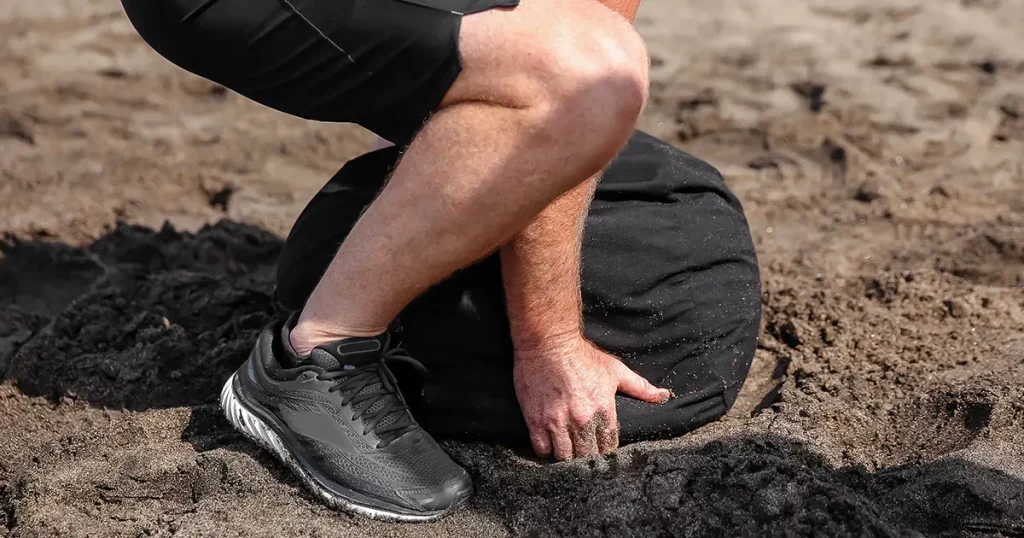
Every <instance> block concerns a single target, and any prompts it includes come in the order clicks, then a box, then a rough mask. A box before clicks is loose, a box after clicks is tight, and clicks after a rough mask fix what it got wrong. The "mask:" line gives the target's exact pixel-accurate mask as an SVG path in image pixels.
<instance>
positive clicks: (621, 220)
mask: <svg viewBox="0 0 1024 538" xmlns="http://www.w3.org/2000/svg"><path fill="white" fill-rule="evenodd" d="M397 158H398V150H397V149H396V148H389V149H385V150H380V151H376V152H373V153H369V154H367V155H364V156H362V157H359V158H357V159H354V160H352V161H350V162H349V163H348V164H346V165H345V167H344V168H342V169H341V171H340V172H338V173H337V175H335V176H334V178H333V179H331V181H330V182H328V183H327V185H326V186H324V188H323V189H322V190H321V191H320V192H319V193H318V194H317V195H316V196H315V197H314V198H313V200H312V201H311V202H310V203H309V205H308V206H307V207H306V209H305V210H304V211H303V212H302V214H301V216H300V217H299V219H298V221H297V222H296V223H295V226H294V227H293V228H292V232H291V234H290V235H289V237H288V240H287V242H286V243H285V246H284V250H283V251H282V255H281V259H280V263H279V266H278V288H277V300H278V303H279V304H280V305H281V307H282V310H285V311H287V310H297V309H299V308H301V307H302V305H303V304H304V303H305V301H306V299H307V297H308V296H309V294H310V293H312V291H313V288H314V287H315V286H316V284H317V282H318V281H319V279H320V276H321V275H322V274H323V272H324V271H325V270H326V268H327V266H328V264H329V263H330V261H331V259H332V258H333V257H334V253H335V252H336V251H337V248H338V246H339V245H340V244H341V242H342V241H343V240H344V238H345V236H346V235H347V234H348V232H349V230H351V228H352V226H353V225H354V224H355V222H356V220H357V219H358V218H359V215H360V214H361V213H362V211H363V209H364V208H365V207H366V205H368V204H369V203H370V202H372V201H373V199H374V197H375V196H376V194H377V192H378V191H379V190H380V189H381V188H382V186H383V184H384V181H385V178H386V177H387V175H388V172H389V171H390V169H391V168H392V167H393V166H394V165H395V163H396V160H397ZM582 256H583V259H582V262H583V274H582V287H583V309H584V312H583V315H584V324H585V331H586V335H587V337H588V338H590V339H591V340H592V341H593V342H594V343H596V344H597V345H598V346H599V347H601V348H602V349H605V350H607V351H609V352H611V353H614V354H616V355H618V356H619V357H621V358H622V360H623V361H624V362H625V363H626V364H627V365H628V366H629V367H630V368H632V369H633V370H635V371H637V372H638V373H640V374H641V375H643V376H644V377H646V378H647V379H648V380H650V381H651V382H653V383H655V384H657V385H659V386H665V387H669V388H671V389H672V390H673V391H674V392H675V398H673V399H672V400H671V401H670V402H669V403H667V404H665V405H650V404H646V403H643V402H639V401H636V400H633V399H630V398H626V397H619V399H618V414H619V422H620V424H621V435H622V438H623V439H624V440H627V441H629V440H638V439H651V438H661V437H669V436H676V435H680V434H682V433H685V432H687V431H689V430H692V429H693V428H696V427H697V426H700V425H702V424H705V423H707V422H709V421H712V420H715V419H717V418H718V417H720V416H722V415H723V414H725V412H726V411H727V410H728V409H729V407H730V406H731V405H732V403H733V402H734V400H735V398H736V394H737V392H738V391H739V389H740V386H741V385H742V384H743V381H744V379H745V378H746V375H747V371H748V369H749V367H750V361H751V359H752V358H753V355H754V349H755V347H756V345H757V335H758V330H759V327H760V317H761V292H760V280H759V276H758V267H757V260H756V257H755V253H754V247H753V244H752V242H751V239H750V231H749V229H748V227H747V223H746V219H745V218H744V216H743V210H742V209H741V207H740V204H739V202H738V201H737V200H736V197H735V196H733V195H732V193H731V192H729V190H728V189H727V188H726V186H725V184H724V183H723V182H722V178H721V176H720V175H719V174H718V172H717V171H715V169H714V168H712V167H711V166H709V165H708V164H706V163H704V162H702V161H700V160H698V159H696V158H694V157H692V156H690V155H687V154H686V153H683V152H682V151H679V150H677V149H675V148H673V147H672V146H669V145H668V144H665V143H664V142H662V141H660V140H657V139H656V138H653V137H651V136H649V135H646V134H643V133H639V132H638V133H636V134H634V136H633V137H632V138H631V139H630V141H629V144H627V146H626V148H625V149H624V150H623V151H622V152H621V153H620V154H619V156H618V157H617V158H616V159H615V160H614V161H613V162H612V164H611V165H610V167H609V168H608V170H607V171H606V172H605V174H604V176H603V178H602V179H601V182H600V183H599V184H598V187H597V192H596V195H595V198H594V202H593V204H592V205H591V208H590V213H589V214H588V216H587V220H586V226H585V233H584V244H583V253H582ZM398 325H400V330H401V338H402V341H403V345H404V346H405V347H407V348H408V349H409V351H410V352H411V354H412V356H413V357H416V358H417V359H418V360H420V361H421V362H423V363H424V365H425V366H426V368H427V372H426V374H425V375H413V374H412V373H409V372H406V373H407V374H410V375H405V376H403V377H401V378H400V380H399V384H400V385H401V387H402V391H403V394H405V395H406V397H407V398H409V399H411V400H414V401H413V402H412V403H413V409H414V412H415V414H416V417H417V419H419V420H420V422H421V423H422V424H423V426H424V427H425V428H427V429H428V431H430V432H431V433H432V434H434V435H437V436H439V437H448V438H461V439H475V440H487V441H499V442H519V443H523V444H526V443H528V442H529V439H528V435H527V432H526V426H525V423H524V421H523V417H522V414H521V412H520V410H519V405H518V403H517V401H516V396H515V391H514V389H513V385H512V341H511V336H510V334H509V327H508V319H507V317H506V313H505V301H504V292H503V289H502V281H501V265H500V261H499V259H498V256H497V255H492V256H490V257H489V258H487V259H484V260H482V261H480V262H478V263H476V264H474V265H473V266H471V267H469V268H466V269H464V270H462V271H459V272H457V273H456V274H454V275H452V276H451V277H450V278H448V279H446V280H445V281H443V282H441V283H440V284H438V285H436V286H434V287H433V288H431V289H430V290H428V291H427V292H426V293H424V294H423V295H422V296H420V297H419V298H417V299H416V300H415V301H413V302H412V303H411V304H410V305H409V306H408V307H407V308H406V309H405V310H404V311H403V312H402V313H401V314H400V315H399V318H398Z"/></svg>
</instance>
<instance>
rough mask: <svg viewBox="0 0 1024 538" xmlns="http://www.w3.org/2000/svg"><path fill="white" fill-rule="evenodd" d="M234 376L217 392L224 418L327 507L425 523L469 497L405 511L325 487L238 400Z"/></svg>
mask: <svg viewBox="0 0 1024 538" xmlns="http://www.w3.org/2000/svg"><path fill="white" fill-rule="evenodd" d="M235 375H236V374H232V375H231V378H230V379H228V381H227V383H225V384H224V388H223V389H221V392H220V407H221V410H222V411H223V412H224V416H225V417H227V419H228V421H229V422H231V424H232V425H233V426H234V427H235V429H236V430H238V431H239V432H241V433H242V434H243V435H245V436H246V437H248V438H249V439H251V440H252V441H253V442H255V443H256V444H258V445H260V446H261V447H263V448H265V449H266V450H268V451H270V452H271V453H273V454H274V456H276V457H277V459H278V460H280V461H281V463H283V464H285V466H286V467H288V468H289V469H290V470H291V471H292V473H294V474H295V476H298V477H299V479H300V480H302V483H303V484H305V486H306V488H307V489H309V490H310V491H312V492H313V493H314V494H315V495H316V496H317V497H318V498H319V499H320V500H321V501H323V502H324V503H325V504H327V505H328V506H330V507H331V508H335V509H340V510H345V511H348V512H352V513H354V514H357V515H360V516H364V517H368V518H370V519H375V520H378V521H392V522H404V523H426V522H428V521H436V520H438V519H441V518H442V517H444V516H446V515H448V514H450V513H451V512H453V511H455V510H456V509H458V508H459V506H461V505H462V503H463V502H464V501H465V500H466V499H467V498H469V495H468V493H467V494H466V495H464V496H463V497H462V498H460V499H459V500H457V501H456V502H455V503H454V504H453V505H452V506H451V508H448V509H447V510H443V511H441V512H430V513H427V514H407V513H401V512H393V511H389V510H385V509H382V508H380V507H376V506H369V505H366V504H364V503H360V502H358V501H355V500H353V499H350V498H347V497H345V496H343V495H340V494H338V493H337V492H336V491H333V490H330V489H327V488H326V487H324V486H323V485H322V484H320V482H319V481H317V479H316V478H314V477H313V476H312V475H311V474H310V473H309V471H307V470H306V469H305V468H304V467H303V466H302V465H301V464H300V463H299V459H298V458H297V457H295V455H294V454H292V452H291V451H290V450H289V449H288V447H287V445H285V443H284V442H283V441H282V440H281V436H280V435H278V434H277V433H276V432H275V431H274V430H273V428H271V427H270V426H268V425H267V423H266V422H264V421H263V420H262V419H260V418H259V417H258V416H256V414H255V413H254V412H252V411H251V410H249V409H248V408H246V406H245V404H243V403H242V402H241V400H240V399H239V397H238V395H237V394H235V388H234V383H235Z"/></svg>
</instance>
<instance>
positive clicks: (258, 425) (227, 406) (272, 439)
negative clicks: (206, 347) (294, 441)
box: [220, 374, 289, 463]
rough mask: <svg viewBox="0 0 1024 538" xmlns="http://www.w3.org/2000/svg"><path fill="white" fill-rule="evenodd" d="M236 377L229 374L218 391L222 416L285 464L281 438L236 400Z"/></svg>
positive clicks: (286, 453)
mask: <svg viewBox="0 0 1024 538" xmlns="http://www.w3.org/2000/svg"><path fill="white" fill-rule="evenodd" d="M236 375H238V374H231V377H230V378H229V379H228V381H227V383H224V388H223V389H221V391H220V408H221V410H222V411H223V412H224V416H225V417H227V419H228V422H230V423H231V425H232V426H234V427H235V429H236V430H238V431H239V432H241V433H242V434H243V435H245V436H246V437H248V438H249V439H251V440H253V441H254V442H255V443H256V444H258V445H260V446H262V447H263V448H265V449H267V450H269V451H270V452H272V453H273V454H274V455H275V456H277V458H278V459H279V460H281V461H282V462H284V463H287V460H288V458H289V455H288V452H287V451H286V450H285V448H284V443H282V442H281V438H280V437H278V435H277V434H276V433H274V431H273V430H271V429H270V428H269V427H268V426H267V425H266V423H264V422H263V421H262V420H260V419H259V418H258V417H257V416H256V415H255V414H253V413H252V412H251V411H249V410H248V409H246V408H245V405H243V404H242V402H240V401H239V400H238V396H237V395H235V376H236Z"/></svg>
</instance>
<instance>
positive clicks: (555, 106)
mask: <svg viewBox="0 0 1024 538" xmlns="http://www.w3.org/2000/svg"><path fill="white" fill-rule="evenodd" d="M460 47H461V53H462V58H463V62H464V71H463V74H462V75H461V76H460V77H459V79H458V80H457V81H456V83H455V85H454V86H453V87H452V88H451V90H450V91H449V93H448V95H447V96H446V97H445V99H444V101H443V102H442V109H441V110H440V111H439V112H438V113H437V114H435V115H434V117H433V118H432V119H431V120H430V121H428V122H427V124H426V125H425V126H424V128H423V130H422V131H421V132H420V133H419V135H418V136H417V137H416V138H415V140H414V141H413V142H412V144H411V145H410V146H409V148H408V150H407V151H406V154H405V156H404V158H403V159H402V161H401V163H400V164H399V166H398V167H397V169H396V170H395V172H394V174H393V175H392V177H391V180H390V182H389V183H388V185H387V186H386V187H385V188H384V190H383V191H382V192H381V194H380V196H379V197H378V198H377V200H376V201H375V202H374V203H373V204H372V205H371V206H370V207H369V208H368V209H367V211H366V213H365V214H364V215H363V216H362V218H361V219H360V220H359V222H358V223H357V224H356V226H355V227H354V229H353V230H352V232H351V234H350V235H349V236H348V238H347V239H346V240H345V243H344V244H343V245H342V246H341V248H340V249H339V251H338V254H337V255H336V256H335V258H334V260H333V261H332V263H331V265H330V267H329V268H328V270H327V272H326V273H325V274H324V277H323V278H322V279H321V281H320V284H319V285H318V286H317V288H316V289H315V290H314V292H313V294H312V296H311V297H310V299H309V301H308V302H307V303H306V307H305V308H304V310H303V313H302V316H301V318H300V320H299V323H298V325H297V326H296V327H295V329H294V330H293V331H292V333H291V334H292V342H293V344H294V345H295V347H296V351H298V352H299V353H305V352H308V351H309V350H311V349H312V348H313V347H315V346H316V345H319V344H323V343H327V342H332V341H335V340H338V339H339V338H341V337H345V336H359V335H371V334H377V333H380V332H381V331H383V330H384V329H385V328H386V327H387V325H388V324H389V323H390V322H391V321H392V320H393V319H394V318H395V316H396V315H397V314H398V312H399V311H401V309H402V308H403V307H405V305H406V304H408V303H409V302H410V301H411V300H412V299H413V298H415V297H416V296H417V295H418V294H420V293H421V292H423V291H424V290H425V289H427V288H428V287H429V286H430V285H432V284H434V283H436V282H438V281H439V280H441V279H443V278H445V277H446V276H448V275H449V274H451V273H452V272H453V271H455V270H457V269H458V268H460V267H463V266H465V265H468V264H469V263H471V262H473V261H474V260H477V259H479V258H481V257H483V256H484V255H486V254H487V253H488V252H491V251H493V250H494V249H496V248H497V247H499V246H500V245H502V244H503V243H504V242H506V241H508V240H509V239H510V238H511V237H512V236H513V235H514V234H515V233H516V232H517V231H518V230H520V229H521V228H523V227H524V226H525V225H526V224H527V223H528V222H529V221H530V220H531V219H533V218H534V217H535V216H536V215H537V214H538V213H539V212H540V211H541V210H543V209H544V207H546V206H547V205H548V204H549V203H551V202H552V201H553V200H554V199H556V198H557V197H559V196H560V195H561V194H563V193H564V192H566V191H568V190H570V189H572V188H574V187H576V186H577V185H579V184H580V183H582V182H583V181H585V180H586V179H587V178H589V177H591V176H592V175H594V174H595V173H597V172H598V171H599V170H600V169H601V168H602V167H603V166H605V165H606V164H607V163H608V162H609V161H610V160H611V158H612V157H614V155H615V153H616V152H617V151H618V150H619V149H620V147H621V146H622V145H623V144H624V143H625V141H626V140H627V139H628V137H629V135H630V133H632V128H633V124H634V122H635V120H636V117H637V115H638V114H639V112H640V109H641V107H642V106H643V102H644V99H645V93H646V87H647V71H646V69H647V61H646V53H645V51H644V48H643V44H642V41H641V40H640V38H639V36H637V35H636V33H635V31H634V30H633V29H632V27H631V26H629V24H628V23H627V22H626V21H625V20H624V19H622V18H621V17H619V16H618V15H616V14H614V13H613V12H611V11H609V10H608V9H606V8H604V7H603V6H601V5H599V4H597V3H596V2H593V0H557V1H553V2H540V1H539V0H524V1H523V2H522V4H521V5H520V6H519V7H518V8H516V9H514V10H494V11H489V12H485V13H480V14H477V15H472V16H468V17H466V18H465V19H464V20H463V24H462V32H461V37H460Z"/></svg>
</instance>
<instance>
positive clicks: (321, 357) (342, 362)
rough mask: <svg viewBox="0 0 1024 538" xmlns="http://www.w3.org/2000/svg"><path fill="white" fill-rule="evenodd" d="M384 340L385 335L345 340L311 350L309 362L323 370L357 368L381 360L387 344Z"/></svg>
mask: <svg viewBox="0 0 1024 538" xmlns="http://www.w3.org/2000/svg"><path fill="white" fill-rule="evenodd" d="M386 339H387V336H386V334H382V335H380V336H371V337H355V338H346V339H344V340H339V341H337V342H332V343H330V344H324V345H322V346H317V347H315V348H313V352H312V353H310V355H309V360H310V362H311V363H313V364H315V365H317V366H319V367H321V368H323V369H324V370H339V369H352V368H359V367H360V366H366V365H367V364H373V363H375V362H377V361H379V360H380V359H381V356H382V355H383V354H384V348H385V346H386V344H387V342H386ZM346 367H347V368H346Z"/></svg>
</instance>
